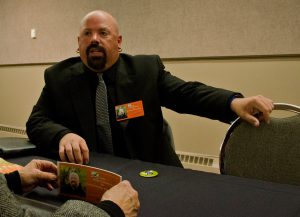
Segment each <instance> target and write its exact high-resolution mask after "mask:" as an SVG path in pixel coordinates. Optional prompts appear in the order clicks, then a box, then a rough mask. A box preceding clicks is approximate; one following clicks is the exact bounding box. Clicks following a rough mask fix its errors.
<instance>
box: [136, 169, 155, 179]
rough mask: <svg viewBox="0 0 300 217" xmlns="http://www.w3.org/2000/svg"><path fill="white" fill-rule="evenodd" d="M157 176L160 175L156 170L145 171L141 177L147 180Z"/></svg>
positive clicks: (141, 173)
mask: <svg viewBox="0 0 300 217" xmlns="http://www.w3.org/2000/svg"><path fill="white" fill-rule="evenodd" d="M157 175H158V172H157V171H155V170H144V171H142V172H140V176H142V177H146V178H151V177H155V176H157Z"/></svg>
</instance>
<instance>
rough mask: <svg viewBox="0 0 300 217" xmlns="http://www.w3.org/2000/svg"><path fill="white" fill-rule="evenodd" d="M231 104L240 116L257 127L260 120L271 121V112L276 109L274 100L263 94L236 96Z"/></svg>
mask: <svg viewBox="0 0 300 217" xmlns="http://www.w3.org/2000/svg"><path fill="white" fill-rule="evenodd" d="M230 106H231V109H232V111H234V112H235V113H236V114H237V115H238V116H240V117H241V118H242V119H244V120H245V121H247V122H249V123H250V124H252V125H254V126H256V127H257V126H259V124H260V121H265V122H267V123H269V121H270V114H271V112H272V110H273V109H274V105H273V101H272V100H271V99H269V98H266V97H264V96H261V95H258V96H252V97H247V98H235V99H234V100H232V102H231V105H230Z"/></svg>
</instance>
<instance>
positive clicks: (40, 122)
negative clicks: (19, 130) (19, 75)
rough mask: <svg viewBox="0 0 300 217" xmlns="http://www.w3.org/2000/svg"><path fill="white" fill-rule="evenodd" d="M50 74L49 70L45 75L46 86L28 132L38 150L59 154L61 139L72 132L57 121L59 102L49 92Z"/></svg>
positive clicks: (28, 126)
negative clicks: (42, 149) (43, 148)
mask: <svg viewBox="0 0 300 217" xmlns="http://www.w3.org/2000/svg"><path fill="white" fill-rule="evenodd" d="M49 73H50V71H48V69H47V70H46V71H45V75H44V77H45V86H44V88H43V90H42V93H41V95H40V97H39V99H38V101H37V103H36V105H35V106H34V107H33V110H32V112H31V115H30V117H29V119H28V121H27V123H26V130H27V135H28V137H29V139H30V140H31V141H32V142H33V143H34V144H36V145H37V148H41V147H45V149H46V150H51V151H55V150H56V152H57V150H58V142H59V140H60V138H62V137H63V136H64V135H65V134H67V133H70V132H72V131H71V130H70V129H68V128H67V127H65V126H63V125H61V124H59V123H58V122H57V121H56V119H57V116H58V114H57V113H56V112H55V109H54V108H55V105H56V104H57V103H58V102H57V101H56V100H55V99H53V97H54V96H53V95H52V94H50V91H49V89H50V88H49V87H48V80H49V78H48V77H49V76H48V75H49Z"/></svg>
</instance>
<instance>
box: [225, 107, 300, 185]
mask: <svg viewBox="0 0 300 217" xmlns="http://www.w3.org/2000/svg"><path fill="white" fill-rule="evenodd" d="M274 105H275V108H274V110H286V111H289V112H292V116H284V117H273V115H272V117H271V120H270V123H269V124H267V123H261V125H260V126H259V127H254V126H252V125H250V124H248V123H247V122H245V121H242V120H241V119H237V120H236V121H235V122H234V123H233V124H232V125H231V126H230V128H229V129H228V132H227V134H226V136H225V139H224V141H223V144H222V145H221V152H220V172H221V174H227V175H234V176H240V177H247V178H255V179H261V180H266V181H271V182H277V183H285V184H295V185H300V107H298V106H295V105H291V104H285V103H275V104H274Z"/></svg>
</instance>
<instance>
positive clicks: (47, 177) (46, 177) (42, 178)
mask: <svg viewBox="0 0 300 217" xmlns="http://www.w3.org/2000/svg"><path fill="white" fill-rule="evenodd" d="M37 179H38V182H39V184H43V183H46V182H53V181H55V180H56V179H57V175H56V174H54V173H50V172H43V171H39V172H38V173H37Z"/></svg>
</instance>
